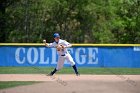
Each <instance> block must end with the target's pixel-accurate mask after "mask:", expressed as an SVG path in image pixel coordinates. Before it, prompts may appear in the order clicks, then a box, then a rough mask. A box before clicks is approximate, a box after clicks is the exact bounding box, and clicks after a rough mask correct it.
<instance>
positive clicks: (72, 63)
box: [66, 54, 80, 76]
mask: <svg viewBox="0 0 140 93" xmlns="http://www.w3.org/2000/svg"><path fill="white" fill-rule="evenodd" d="M66 60H67V61H68V62H70V64H71V66H72V67H73V69H74V72H75V74H76V75H77V76H78V75H80V74H79V72H78V70H77V67H76V65H75V62H74V60H73V58H72V57H71V55H70V54H67V56H66Z"/></svg>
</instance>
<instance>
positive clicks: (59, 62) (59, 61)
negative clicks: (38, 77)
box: [49, 56, 65, 76]
mask: <svg viewBox="0 0 140 93" xmlns="http://www.w3.org/2000/svg"><path fill="white" fill-rule="evenodd" d="M64 61H65V59H64V57H63V56H60V57H59V58H58V62H57V67H56V68H55V69H54V70H53V71H52V72H51V73H50V74H49V76H52V75H53V74H54V73H56V72H57V71H58V70H60V69H61V68H63V65H64Z"/></svg>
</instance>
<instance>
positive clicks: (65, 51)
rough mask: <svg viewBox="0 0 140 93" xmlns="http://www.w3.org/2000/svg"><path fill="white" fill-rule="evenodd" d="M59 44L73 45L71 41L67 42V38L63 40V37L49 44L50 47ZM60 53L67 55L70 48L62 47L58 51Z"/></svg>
mask: <svg viewBox="0 0 140 93" xmlns="http://www.w3.org/2000/svg"><path fill="white" fill-rule="evenodd" d="M57 45H63V46H65V47H71V44H70V43H69V42H67V41H66V40H62V39H59V41H58V42H55V41H54V42H53V43H49V44H48V47H56V46H57ZM57 53H58V55H60V56H61V55H65V54H67V53H68V50H67V48H64V49H61V50H60V51H57Z"/></svg>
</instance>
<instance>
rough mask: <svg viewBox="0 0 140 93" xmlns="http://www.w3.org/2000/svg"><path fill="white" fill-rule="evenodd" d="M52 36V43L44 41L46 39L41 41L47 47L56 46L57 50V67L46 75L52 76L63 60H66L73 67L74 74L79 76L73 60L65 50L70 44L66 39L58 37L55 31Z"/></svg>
mask: <svg viewBox="0 0 140 93" xmlns="http://www.w3.org/2000/svg"><path fill="white" fill-rule="evenodd" d="M53 36H54V42H53V43H46V40H43V42H44V43H45V45H46V46H47V47H56V49H57V52H58V62H57V67H56V68H55V69H54V70H53V71H52V72H51V73H50V74H48V75H49V76H52V75H53V74H54V73H56V72H57V71H58V70H60V69H61V68H62V67H63V65H64V61H65V60H67V61H68V62H69V63H70V64H71V66H72V67H73V69H74V71H75V74H76V75H77V76H79V73H78V71H77V67H76V65H75V62H74V60H73V58H72V57H71V55H70V54H69V52H68V50H67V48H69V47H71V46H72V45H71V44H70V43H68V42H67V41H65V40H62V39H60V35H59V34H58V33H55V34H54V35H53Z"/></svg>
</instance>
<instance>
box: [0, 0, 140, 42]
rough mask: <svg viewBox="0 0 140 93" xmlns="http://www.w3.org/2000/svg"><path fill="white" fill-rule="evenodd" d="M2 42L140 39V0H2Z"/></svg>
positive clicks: (138, 40)
mask: <svg viewBox="0 0 140 93" xmlns="http://www.w3.org/2000/svg"><path fill="white" fill-rule="evenodd" d="M0 24H1V25H0V38H1V39H0V42H34V43H35V42H42V39H47V42H52V41H53V37H52V35H53V33H55V32H59V33H60V34H61V38H63V39H66V40H68V41H69V42H72V43H140V29H139V27H140V1H139V0H1V1H0Z"/></svg>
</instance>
